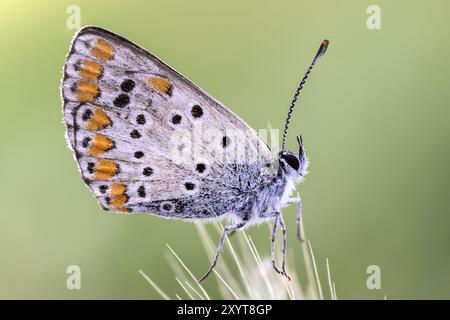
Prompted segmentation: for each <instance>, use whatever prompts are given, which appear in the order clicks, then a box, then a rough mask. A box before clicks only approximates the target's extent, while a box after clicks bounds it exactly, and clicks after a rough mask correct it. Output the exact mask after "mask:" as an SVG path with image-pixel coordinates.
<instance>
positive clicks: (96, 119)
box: [86, 108, 112, 131]
mask: <svg viewBox="0 0 450 320" xmlns="http://www.w3.org/2000/svg"><path fill="white" fill-rule="evenodd" d="M111 124H112V121H111V119H110V118H109V117H108V115H107V114H106V112H105V111H103V110H102V109H100V108H97V109H96V110H95V113H94V115H93V116H92V117H91V119H90V120H89V122H88V123H87V124H86V129H88V130H90V131H98V130H102V129H104V128H106V127H108V126H110V125H111Z"/></svg>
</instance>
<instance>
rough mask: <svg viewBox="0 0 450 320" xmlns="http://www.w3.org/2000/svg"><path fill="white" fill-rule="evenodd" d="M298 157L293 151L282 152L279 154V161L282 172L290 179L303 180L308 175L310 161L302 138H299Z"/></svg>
mask: <svg viewBox="0 0 450 320" xmlns="http://www.w3.org/2000/svg"><path fill="white" fill-rule="evenodd" d="M297 141H298V145H299V151H298V155H297V154H295V153H294V152H291V151H286V150H282V151H280V152H279V153H278V161H279V165H280V168H281V170H282V171H283V172H284V173H285V174H286V175H287V176H290V177H293V178H296V179H301V178H303V177H304V176H306V174H307V173H308V171H307V170H308V165H309V161H308V158H307V156H306V153H305V147H304V146H303V140H302V136H298V137H297Z"/></svg>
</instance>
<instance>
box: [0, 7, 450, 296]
mask: <svg viewBox="0 0 450 320" xmlns="http://www.w3.org/2000/svg"><path fill="white" fill-rule="evenodd" d="M71 4H74V5H78V6H79V7H80V9H81V25H82V26H83V25H98V26H101V27H104V28H107V29H110V30H112V31H114V32H117V33H119V34H121V35H123V36H125V37H127V38H129V39H131V40H132V41H134V42H136V43H138V44H140V45H141V46H143V47H145V48H147V49H148V50H149V51H151V52H153V53H154V54H156V55H157V56H159V57H161V58H162V59H163V60H164V61H166V62H168V63H169V64H170V65H171V66H173V67H174V68H175V69H177V70H178V71H179V72H181V73H182V74H185V75H186V76H188V77H189V78H190V79H192V80H193V81H194V82H196V83H197V84H198V85H200V86H201V87H202V88H204V89H205V90H206V91H208V92H209V93H211V94H212V95H213V96H215V97H216V98H218V99H219V100H220V101H222V102H223V103H224V104H225V105H227V106H229V107H230V108H231V109H232V110H233V111H235V112H236V113H238V114H239V115H240V116H241V117H242V118H243V119H245V120H246V121H247V122H248V123H249V124H250V125H251V126H253V127H254V128H264V127H266V125H267V123H268V122H270V123H271V124H272V126H274V127H275V128H280V127H281V126H282V124H283V121H284V119H285V115H286V110H287V107H288V105H289V102H290V99H291V97H292V94H293V92H294V90H295V88H296V85H297V83H298V81H299V79H300V78H301V76H302V75H303V73H304V71H305V69H306V67H307V66H308V64H309V62H310V59H311V58H312V56H313V55H314V54H315V52H316V50H317V47H318V45H319V43H320V41H321V40H322V39H323V38H328V39H330V41H331V44H330V47H329V50H328V52H327V55H326V56H325V57H324V59H323V60H322V61H321V62H320V63H319V65H318V67H317V69H316V70H315V71H314V72H313V74H312V76H311V77H310V82H309V83H308V84H307V86H306V89H305V91H304V93H303V95H302V97H301V101H300V103H299V105H298V108H297V110H296V112H295V113H294V120H293V121H292V126H291V131H290V133H291V135H290V137H289V141H288V145H289V146H290V148H291V149H294V148H295V149H296V147H297V146H296V142H295V139H294V134H295V133H300V132H301V133H302V134H303V135H304V139H305V143H306V147H307V149H308V152H309V156H310V158H311V167H310V175H309V176H308V178H307V179H306V181H305V182H304V183H303V184H302V185H300V186H299V188H298V190H299V192H300V193H301V196H302V198H303V201H304V221H305V226H306V230H307V236H308V239H309V240H311V243H312V246H313V248H314V251H315V254H316V261H317V263H318V268H319V272H320V275H321V277H322V278H323V280H325V275H326V268H325V258H326V257H328V258H329V259H330V263H331V268H332V273H333V277H334V279H335V282H336V287H337V294H338V297H339V298H341V299H350V298H363V299H383V298H384V296H385V295H386V296H387V298H388V299H399V298H425V299H428V298H450V254H449V246H450V234H449V225H450V215H449V212H450V197H449V186H448V184H449V181H450V166H449V159H450V147H449V138H450V125H449V118H450V90H449V84H450V80H449V71H450V70H449V63H448V58H449V54H450V44H449V41H448V40H449V39H450V34H449V30H450V28H449V21H448V18H447V17H448V12H449V11H450V5H449V3H448V1H444V0H442V1H438V0H434V1H428V2H426V1H407V0H402V1H400V0H398V1H387V0H385V1H365V0H363V1H361V0H352V1H350V0H328V1H325V0H322V1H317V0H308V1H299V0H296V1H293V0H292V1H257V0H253V1H233V2H231V1H207V0H201V1H189V2H188V1H182V0H177V1H175V0H169V1H167V0H164V1H162V0H161V1H145V2H144V1H120V2H119V1H97V2H93V1H17V0H14V1H4V0H3V1H2V2H1V11H0V26H1V27H0V38H1V41H2V45H1V46H0V54H1V55H0V57H1V59H0V69H1V77H0V88H1V98H2V104H1V109H0V110H1V116H0V181H1V183H0V194H1V198H0V199H1V204H0V259H1V263H0V298H26V299H27V298H43V299H48V298H62V299H79V298H139V299H151V298H157V297H158V295H157V294H156V292H155V291H154V290H153V289H152V288H151V287H150V286H149V285H148V283H147V282H146V281H145V280H144V279H143V278H142V277H141V276H140V275H139V273H138V270H139V269H142V270H144V271H145V273H146V274H147V275H149V276H150V277H152V278H153V279H154V280H155V281H156V282H157V283H158V285H159V286H160V287H161V288H163V289H164V290H165V291H166V292H167V293H169V294H171V295H172V297H173V293H175V292H179V291H180V289H179V287H178V284H177V283H176V281H175V279H174V273H173V272H172V270H171V269H170V267H169V265H168V262H167V260H166V258H165V256H166V255H167V251H168V250H167V247H166V243H169V244H170V245H171V246H172V247H173V248H174V249H175V250H176V251H177V252H178V253H179V254H180V255H181V256H182V257H183V259H184V261H185V262H186V264H188V265H189V266H190V267H191V268H192V270H193V272H194V273H195V274H196V275H198V276H200V275H201V274H202V273H203V272H204V271H205V270H206V268H207V266H208V265H209V259H210V257H208V256H207V255H206V254H205V253H204V252H203V249H202V248H201V244H200V240H199V237H198V234H197V232H196V229H195V226H194V225H193V224H187V223H183V222H176V221H167V220H163V219H160V218H157V217H151V216H145V215H137V216H124V215H111V214H108V213H105V212H103V211H102V210H101V209H100V206H99V205H98V204H97V201H96V200H95V199H94V197H93V196H92V195H91V193H90V192H89V190H88V189H87V188H86V187H85V186H84V184H83V182H82V180H81V179H80V176H79V173H78V171H77V169H76V165H75V162H74V161H73V159H72V154H71V152H70V151H69V150H68V148H67V147H66V141H65V139H64V126H63V123H62V114H61V102H60V96H59V85H60V79H61V71H62V66H63V63H64V58H65V55H66V53H67V51H68V48H69V44H70V41H71V39H72V37H73V35H74V33H75V30H70V29H68V28H67V27H66V20H67V18H68V17H69V15H68V14H67V13H66V10H67V7H68V6H69V5H71ZM371 4H376V5H379V6H380V8H381V23H382V25H381V26H382V28H381V30H369V29H368V28H367V26H366V20H367V17H368V14H367V13H366V9H367V7H368V6H369V5H371ZM284 213H285V214H284V216H285V219H286V222H287V224H288V232H289V241H290V243H289V246H290V250H291V251H293V252H296V255H298V257H299V258H300V255H299V254H298V252H297V251H298V250H297V249H298V244H297V243H295V241H294V240H295V209H294V208H289V209H287V210H285V211H284ZM249 233H250V234H251V235H252V237H254V239H255V242H256V245H257V246H258V248H259V249H260V250H261V251H262V252H263V253H268V252H269V245H270V243H269V241H268V236H269V232H268V229H267V228H253V229H252V230H249ZM71 264H76V265H79V266H80V267H81V270H82V289H81V290H67V289H66V277H67V275H66V268H67V266H68V265H71ZM369 265H379V266H380V267H381V272H382V279H381V285H382V288H381V290H369V289H367V287H366V279H367V277H368V275H367V274H366V268H367V267H368V266H369ZM299 272H301V271H299ZM206 286H207V287H208V286H211V288H212V290H214V289H213V288H214V286H213V281H211V282H210V283H207V284H206Z"/></svg>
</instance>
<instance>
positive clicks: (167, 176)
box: [62, 27, 273, 218]
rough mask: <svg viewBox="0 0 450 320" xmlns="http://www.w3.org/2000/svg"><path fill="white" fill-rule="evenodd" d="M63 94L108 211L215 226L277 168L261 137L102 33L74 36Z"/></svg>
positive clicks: (77, 144) (86, 172) (139, 52)
mask: <svg viewBox="0 0 450 320" xmlns="http://www.w3.org/2000/svg"><path fill="white" fill-rule="evenodd" d="M62 96H63V100H64V119H65V122H66V126H67V137H68V141H69V143H70V145H71V147H72V149H73V150H74V153H75V156H76V159H77V161H78V165H79V168H80V171H81V174H82V176H83V179H84V180H85V181H86V183H87V184H88V185H89V187H90V188H91V189H92V191H93V192H94V193H95V195H96V196H97V198H98V199H99V201H100V203H101V205H102V206H103V207H104V208H105V209H107V210H112V211H124V212H149V213H155V214H159V215H163V216H168V217H177V218H213V217H214V216H215V215H221V214H224V213H226V212H227V211H230V210H232V207H233V201H232V200H233V197H238V196H239V192H241V191H242V190H243V189H245V188H250V187H254V186H255V185H257V183H258V177H260V176H261V174H262V173H261V168H263V167H264V166H265V164H266V163H269V164H270V163H272V161H273V159H272V154H271V152H270V150H269V149H268V147H267V146H266V145H265V144H264V142H263V141H262V139H261V138H260V137H259V136H258V135H257V134H256V133H255V132H254V131H253V130H252V129H251V128H250V127H249V126H248V125H247V124H246V123H245V122H244V121H242V120H241V119H240V118H238V117H237V116H236V115H234V114H233V113H232V112H231V111H229V110H228V109H227V108H225V107H224V106H223V105H221V104H220V103H219V102H218V101H216V100H215V99H213V98H212V97H210V96H209V95H208V94H206V93H205V92H204V91H202V90H201V89H200V88H198V87H197V86H196V85H195V84H193V83H192V82H190V81H189V80H188V79H186V78H185V77H183V76H182V75H180V74H178V73H177V72H176V71H174V70H173V69H171V68H170V67H169V66H167V65H166V64H164V63H163V62H162V61H160V60H159V59H158V58H156V57H154V56H153V55H151V54H150V53H148V52H147V51H145V50H144V49H142V48H140V47H138V46H137V45H135V44H133V43H131V42H129V41H128V40H126V39H124V38H122V37H120V36H118V35H115V34H113V33H111V32H109V31H106V30H103V29H100V28H96V27H87V28H83V29H82V30H81V31H80V32H79V33H78V34H77V35H76V36H75V38H74V40H73V43H72V47H71V50H70V52H69V55H68V57H67V60H66V64H65V67H64V79H63V83H62ZM205 128H207V129H208V130H209V131H208V133H205ZM230 132H235V133H236V132H239V134H234V135H230ZM249 158H251V159H252V162H251V163H250V162H249V161H248V159H249ZM230 159H231V161H230ZM239 160H244V161H243V162H242V163H240V164H238V163H237V162H238V161H239ZM243 172H244V173H246V174H244V175H243V174H242V173H243ZM224 175H226V177H227V179H224ZM242 178H248V179H247V180H248V181H246V182H245V183H244V182H243V181H242ZM244 184H245V185H244Z"/></svg>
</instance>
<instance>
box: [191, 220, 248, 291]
mask: <svg viewBox="0 0 450 320" xmlns="http://www.w3.org/2000/svg"><path fill="white" fill-rule="evenodd" d="M245 224H246V221H243V222H240V223H237V224H233V225H230V226H226V227H225V228H224V229H223V233H222V236H221V237H220V242H219V245H218V246H217V250H216V254H215V255H214V259H213V262H212V264H211V266H210V267H209V270H208V272H206V274H205V275H204V276H203V277H202V278H201V279H200V280H199V281H198V282H202V281H203V280H205V279H206V278H207V277H208V276H209V274H210V273H211V272H212V271H213V269H214V267H215V266H216V263H217V260H218V259H219V256H220V254H221V253H222V248H223V243H224V242H225V237H227V236H228V233H229V232H234V231H237V230H239V229H241V228H242V227H244V226H245Z"/></svg>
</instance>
